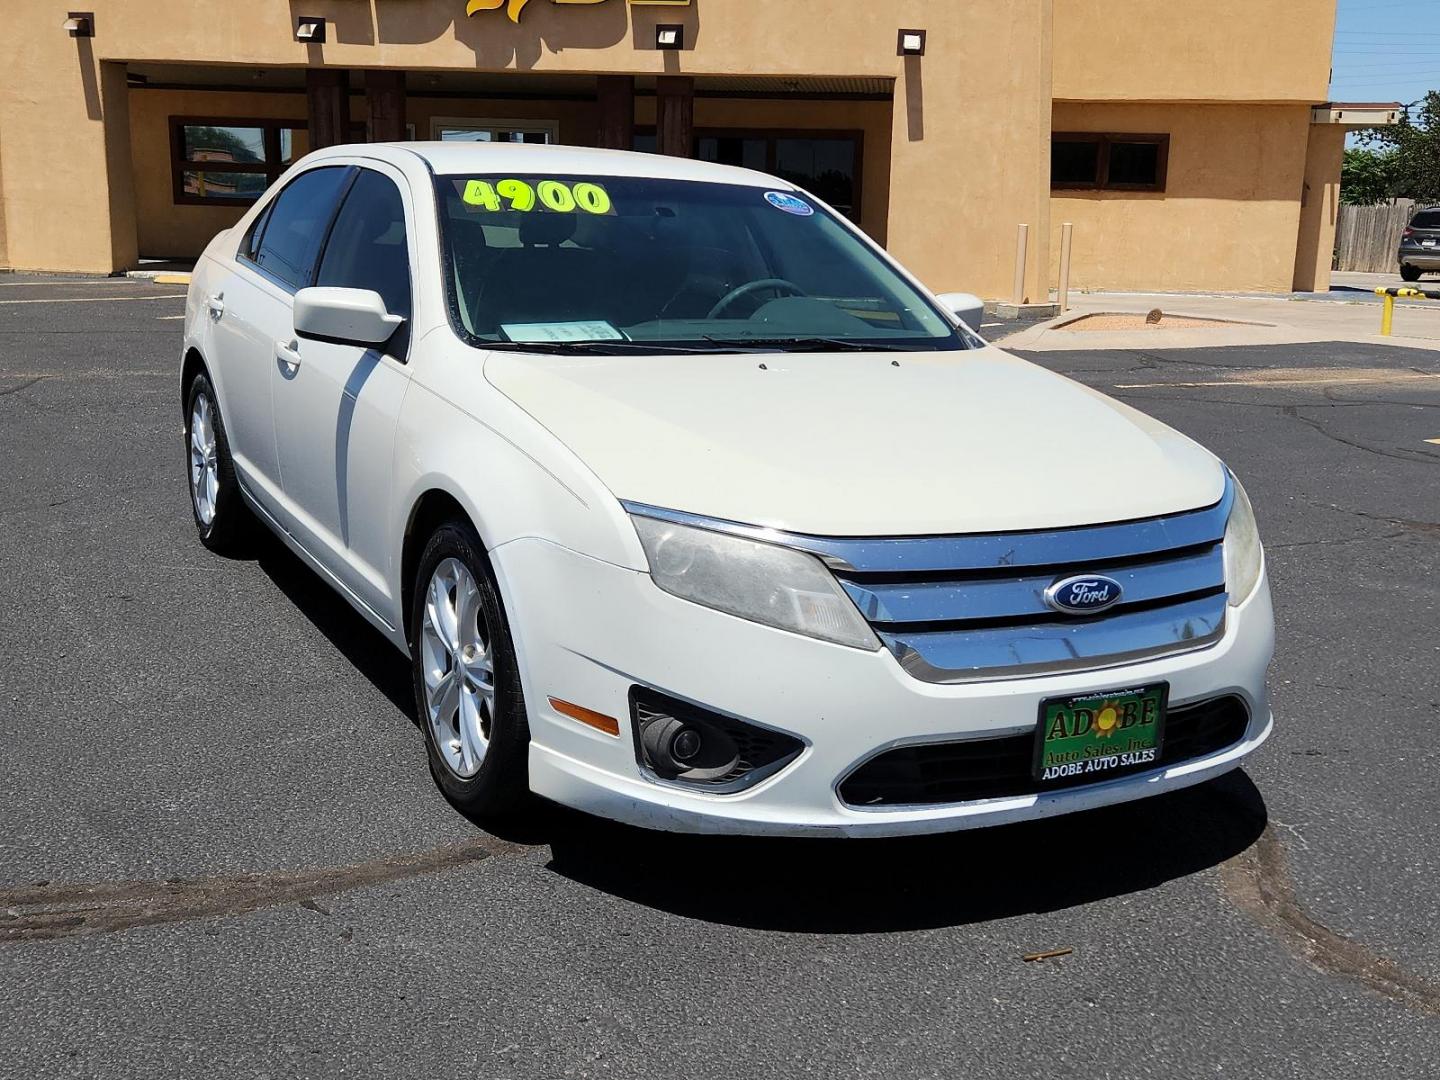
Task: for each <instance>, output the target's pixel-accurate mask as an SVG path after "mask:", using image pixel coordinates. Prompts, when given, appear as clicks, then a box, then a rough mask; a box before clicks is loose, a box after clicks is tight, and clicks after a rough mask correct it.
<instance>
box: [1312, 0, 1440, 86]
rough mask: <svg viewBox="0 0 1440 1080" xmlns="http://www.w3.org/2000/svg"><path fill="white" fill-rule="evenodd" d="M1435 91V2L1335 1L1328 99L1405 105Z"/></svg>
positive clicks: (1439, 21) (1438, 69)
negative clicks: (1335, 14)
mask: <svg viewBox="0 0 1440 1080" xmlns="http://www.w3.org/2000/svg"><path fill="white" fill-rule="evenodd" d="M1427 90H1440V0H1339V14H1338V17H1337V20H1336V24H1335V54H1334V58H1333V61H1332V75H1331V83H1330V100H1331V101H1398V102H1400V103H1401V104H1405V105H1408V104H1409V103H1410V102H1412V101H1415V100H1416V99H1417V98H1420V97H1423V96H1424V95H1425V92H1426V91H1427Z"/></svg>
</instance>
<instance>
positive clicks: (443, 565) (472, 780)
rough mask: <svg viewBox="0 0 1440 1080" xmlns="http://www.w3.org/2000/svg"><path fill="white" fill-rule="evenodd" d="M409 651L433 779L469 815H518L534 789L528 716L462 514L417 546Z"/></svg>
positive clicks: (505, 631)
mask: <svg viewBox="0 0 1440 1080" xmlns="http://www.w3.org/2000/svg"><path fill="white" fill-rule="evenodd" d="M410 659H411V670H412V674H413V682H414V688H415V707H416V710H417V712H418V714H419V717H420V724H421V727H422V728H424V731H425V745H426V749H427V752H428V755H429V759H430V772H431V775H433V776H434V777H435V783H436V784H437V785H438V786H439V787H440V790H441V791H443V792H444V793H445V795H446V796H447V797H448V798H449V799H450V800H451V802H453V803H454V804H455V805H456V806H457V807H459V809H460V810H462V811H463V812H465V813H467V814H469V815H473V816H475V817H480V818H486V817H489V818H503V817H507V816H510V815H512V814H513V813H514V812H516V811H517V810H519V809H520V808H521V807H522V806H523V805H524V804H525V802H526V800H527V798H528V794H529V783H528V779H529V778H528V770H527V767H526V759H527V756H528V751H529V745H530V725H529V722H528V721H527V719H526V714H525V697H524V694H523V693H522V692H521V688H520V675H519V671H518V669H517V665H516V662H515V649H514V646H513V644H512V643H511V639H510V627H509V624H508V623H507V622H506V620H505V611H504V608H503V607H502V606H501V604H500V594H499V590H498V589H497V588H496V585H495V576H494V574H493V572H492V571H491V568H490V560H489V559H488V558H487V557H486V555H485V550H484V547H483V546H482V545H481V543H480V538H479V537H478V536H477V535H476V534H475V531H474V530H473V529H472V528H470V527H469V526H468V525H466V524H464V523H462V522H450V523H449V524H446V525H444V526H442V527H441V528H439V529H438V530H436V532H435V534H434V535H433V536H432V537H431V538H430V541H429V543H428V544H426V545H425V551H424V553H423V554H422V555H421V556H420V564H419V567H418V568H417V570H416V574H415V585H414V589H413V593H412V595H411V598H410Z"/></svg>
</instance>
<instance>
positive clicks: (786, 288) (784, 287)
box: [705, 277, 806, 319]
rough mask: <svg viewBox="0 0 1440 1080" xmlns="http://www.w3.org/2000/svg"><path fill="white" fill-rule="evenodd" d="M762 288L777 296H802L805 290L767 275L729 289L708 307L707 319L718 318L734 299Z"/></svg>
mask: <svg viewBox="0 0 1440 1080" xmlns="http://www.w3.org/2000/svg"><path fill="white" fill-rule="evenodd" d="M764 289H774V290H775V292H776V294H777V295H778V296H804V295H806V294H805V290H804V289H802V288H800V286H799V285H796V284H795V283H794V282H793V281H786V280H785V279H784V278H778V277H767V278H761V279H760V280H759V281H751V282H749V283H748V284H745V285H741V286H740V287H739V288H738V289H731V290H730V291H729V292H728V293H726V294H725V295H724V296H722V297H721V298H720V302H719V303H718V304H716V305H715V306H714V307H712V308H711V309H710V314H709V315H706V316H705V318H707V319H718V318H719V317H720V313H721V312H722V311H725V310H726V309H727V308H729V307H730V305H732V304H733V303H735V301H737V300H739V299H742V298H743V297H746V296H749V295H750V294H751V293H756V292H760V291H762V290H764Z"/></svg>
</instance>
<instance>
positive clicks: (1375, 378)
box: [1115, 371, 1440, 390]
mask: <svg viewBox="0 0 1440 1080" xmlns="http://www.w3.org/2000/svg"><path fill="white" fill-rule="evenodd" d="M1317 376H1318V377H1317ZM1427 379H1440V374H1431V373H1428V372H1423V371H1397V372H1392V373H1386V374H1380V373H1376V374H1374V375H1343V376H1339V377H1336V378H1325V377H1323V376H1320V375H1319V373H1318V372H1317V374H1316V376H1304V377H1301V378H1296V379H1284V378H1282V379H1263V378H1261V379H1255V378H1250V379H1244V378H1241V379H1219V380H1215V381H1211V382H1149V383H1116V384H1115V389H1116V390H1155V389H1159V388H1161V387H1166V386H1173V387H1179V388H1181V389H1187V390H1194V389H1200V388H1203V387H1210V386H1256V387H1259V386H1364V385H1366V384H1372V383H1397V382H1423V381H1425V380H1427Z"/></svg>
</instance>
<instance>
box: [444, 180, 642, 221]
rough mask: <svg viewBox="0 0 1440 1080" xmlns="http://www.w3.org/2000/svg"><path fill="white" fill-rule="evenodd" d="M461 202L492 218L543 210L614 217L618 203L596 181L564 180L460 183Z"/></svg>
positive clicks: (458, 182) (457, 184) (469, 181)
mask: <svg viewBox="0 0 1440 1080" xmlns="http://www.w3.org/2000/svg"><path fill="white" fill-rule="evenodd" d="M456 186H457V187H458V188H460V198H461V200H462V201H463V202H464V203H465V205H466V206H473V207H475V208H476V209H478V210H484V211H487V212H489V213H492V214H498V213H500V212H502V211H506V210H514V211H519V212H520V213H522V214H528V213H530V212H532V211H535V210H540V211H544V212H548V213H552V214H574V213H586V214H596V215H604V214H610V213H613V212H614V210H615V203H614V201H613V200H612V199H611V198H610V193H609V192H608V191H606V190H605V188H604V187H603V186H602V185H600V184H597V183H594V182H593V181H588V180H587V181H581V182H580V183H570V182H568V181H565V180H538V181H534V182H532V181H529V180H522V179H520V178H519V177H508V178H505V179H480V178H478V177H477V178H476V179H474V180H464V181H457V182H456Z"/></svg>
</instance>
